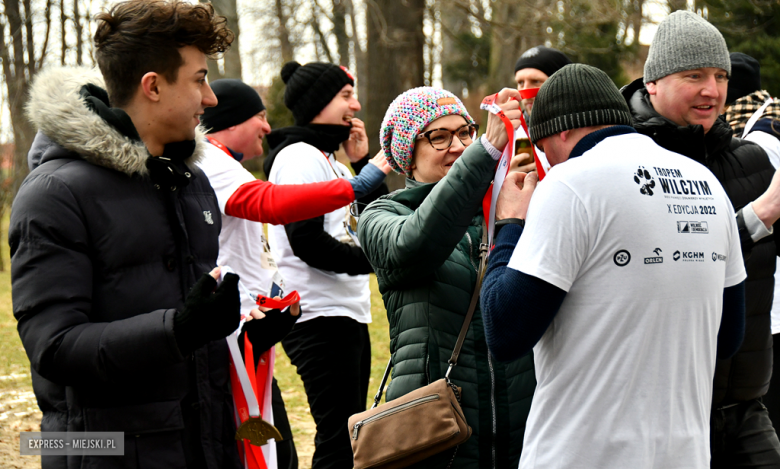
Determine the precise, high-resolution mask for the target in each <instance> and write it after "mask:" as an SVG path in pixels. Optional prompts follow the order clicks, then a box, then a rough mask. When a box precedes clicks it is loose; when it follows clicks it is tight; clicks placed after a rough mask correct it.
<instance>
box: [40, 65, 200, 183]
mask: <svg viewBox="0 0 780 469" xmlns="http://www.w3.org/2000/svg"><path fill="white" fill-rule="evenodd" d="M90 83H91V84H93V85H96V86H99V87H101V88H105V84H104V82H103V77H102V76H101V74H100V72H99V71H98V70H97V69H94V68H88V67H48V68H46V69H44V70H42V71H40V72H39V73H38V74H37V75H36V77H35V80H34V81H33V83H32V86H31V88H30V100H29V102H28V103H27V116H28V117H29V119H30V121H31V122H32V123H33V125H34V126H35V127H36V128H37V129H38V131H39V132H40V133H43V134H44V135H45V136H46V137H48V140H51V141H52V142H54V143H56V144H57V145H59V146H61V147H62V148H64V149H65V150H68V151H69V152H73V153H77V154H78V155H80V156H81V157H82V158H84V159H85V160H86V161H88V162H89V163H92V164H94V165H97V166H103V167H105V168H109V169H113V170H116V171H120V172H123V173H125V174H128V175H133V174H139V175H141V176H146V175H148V173H149V170H148V169H147V167H146V160H147V159H148V158H149V152H148V151H147V149H146V145H144V144H143V142H140V141H136V140H132V139H131V138H129V137H127V136H125V135H123V134H122V133H121V132H119V131H118V130H117V129H116V128H114V127H113V126H111V125H110V124H108V123H107V122H106V121H105V120H103V118H101V117H100V116H99V115H98V114H97V113H95V112H93V111H92V110H91V109H90V108H88V107H87V105H86V104H85V103H84V100H83V98H82V97H81V95H80V94H79V91H80V90H81V87H82V86H84V85H86V84H90ZM205 137H206V135H205V132H204V131H203V129H202V128H201V127H200V126H199V127H198V128H197V129H196V130H195V151H194V152H193V154H192V156H190V157H189V158H187V160H186V161H185V163H186V164H187V165H188V166H190V167H191V166H192V165H194V164H195V163H197V162H198V161H200V160H201V159H202V158H203V155H204V152H205V148H206V140H205ZM37 139H38V137H36V140H37ZM41 147H42V146H41V145H35V144H34V145H33V147H32V148H31V149H30V154H29V155H28V160H29V161H30V162H31V166H32V165H33V163H32V162H33V161H36V160H41V154H40V152H41V150H42V148H41ZM44 160H45V158H44ZM40 162H42V161H36V165H37V164H39V163H40Z"/></svg>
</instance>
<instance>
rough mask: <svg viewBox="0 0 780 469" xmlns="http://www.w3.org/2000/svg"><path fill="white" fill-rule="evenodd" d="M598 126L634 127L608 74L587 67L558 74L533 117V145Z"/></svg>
mask: <svg viewBox="0 0 780 469" xmlns="http://www.w3.org/2000/svg"><path fill="white" fill-rule="evenodd" d="M596 125H631V111H629V109H628V104H626V100H625V99H624V98H623V96H621V94H620V91H618V89H617V87H616V86H615V84H614V83H612V80H610V79H609V77H608V76H607V74H606V73H604V72H602V71H601V70H599V69H597V68H596V67H591V66H590V65H585V64H570V65H567V66H565V67H563V68H562V69H560V70H558V71H557V72H555V73H554V74H553V76H551V77H550V78H549V79H548V80H547V81H546V82H544V84H543V85H542V88H541V89H540V90H539V94H537V95H536V100H535V101H534V112H532V113H531V124H530V126H529V129H528V130H529V132H530V134H531V141H533V142H538V141H539V140H541V139H543V138H545V137H549V136H550V135H555V134H559V133H561V132H563V131H565V130H572V129H579V128H581V127H591V126H596Z"/></svg>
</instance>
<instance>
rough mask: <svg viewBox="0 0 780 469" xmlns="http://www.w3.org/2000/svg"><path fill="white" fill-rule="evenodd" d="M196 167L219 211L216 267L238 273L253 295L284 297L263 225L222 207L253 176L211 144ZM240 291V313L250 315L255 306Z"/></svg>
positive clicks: (252, 179) (242, 291)
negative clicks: (228, 213)
mask: <svg viewBox="0 0 780 469" xmlns="http://www.w3.org/2000/svg"><path fill="white" fill-rule="evenodd" d="M198 166H199V167H200V168H201V169H202V170H203V172H204V173H206V176H208V178H209V182H210V183H211V187H212V188H213V189H214V192H215V193H216V195H217V203H219V210H220V211H221V212H222V231H221V232H220V233H219V256H218V257H217V265H222V266H229V267H230V268H231V269H233V270H234V271H235V272H236V273H238V275H239V276H240V277H241V284H242V285H243V286H244V287H246V288H247V289H248V290H249V291H250V292H251V293H252V294H255V295H257V294H261V295H264V296H268V297H274V296H277V295H278V296H282V297H283V296H284V293H285V290H286V289H285V285H284V280H283V279H282V275H281V274H280V273H279V269H278V268H277V266H276V262H274V258H273V255H272V254H271V250H270V247H269V245H268V242H267V241H266V239H265V234H264V233H263V224H262V223H258V222H255V221H251V220H244V219H242V218H236V217H231V216H229V215H227V214H225V206H226V205H227V202H228V200H230V197H231V196H232V195H233V193H234V192H235V191H236V189H238V188H239V187H240V186H241V185H243V184H245V183H247V182H252V181H255V180H256V179H255V177H254V176H252V173H250V172H249V171H247V170H246V169H245V168H244V167H243V166H242V165H241V163H239V162H238V161H236V160H235V159H234V158H233V157H231V156H230V155H228V154H227V153H225V152H224V151H222V150H221V149H219V148H217V147H216V146H214V145H212V144H210V143H209V144H208V145H206V154H205V157H204V158H203V160H201V161H200V162H198ZM239 291H240V294H241V313H242V314H249V311H251V310H252V309H253V308H256V307H257V304H256V303H255V302H254V300H252V298H251V297H250V296H249V295H248V294H247V293H246V291H245V290H244V289H243V288H240V289H239ZM291 291H292V290H291Z"/></svg>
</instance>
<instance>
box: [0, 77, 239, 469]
mask: <svg viewBox="0 0 780 469" xmlns="http://www.w3.org/2000/svg"><path fill="white" fill-rule="evenodd" d="M85 83H93V84H95V85H98V86H102V79H101V78H100V76H99V75H96V74H95V73H94V72H90V71H89V70H87V69H58V68H54V69H50V70H47V71H43V72H41V73H40V74H39V75H38V77H37V78H36V81H35V83H34V84H33V86H32V92H31V101H30V103H29V106H28V109H29V114H30V117H31V118H32V120H33V122H34V123H35V125H36V126H37V127H38V130H39V132H38V135H37V136H36V138H35V141H34V143H33V147H32V148H31V150H30V153H29V161H30V165H31V169H32V172H31V173H30V174H29V175H28V177H27V178H26V179H25V181H24V183H23V184H22V186H21V188H20V190H19V193H18V195H17V197H16V199H15V200H14V204H13V208H12V214H11V224H10V230H9V241H10V245H11V255H12V261H11V262H12V286H13V308H14V315H15V316H16V318H17V319H18V321H19V323H18V330H19V335H20V336H21V339H22V343H23V344H24V347H25V350H26V351H27V355H28V357H29V358H30V362H31V367H32V379H33V388H34V391H35V395H36V397H37V399H38V405H39V406H40V408H41V410H42V411H43V420H42V422H41V428H42V430H43V431H71V432H79V431H119V432H124V433H125V450H124V454H125V456H124V457H94V456H92V457H89V456H85V457H83V458H82V457H67V458H66V457H64V456H48V457H44V458H43V467H44V468H81V467H96V468H97V467H99V468H113V467H167V468H185V467H190V468H192V467H208V468H210V469H217V468H229V467H234V468H238V467H241V465H240V462H239V460H238V454H237V447H236V443H235V440H234V438H233V435H234V434H235V424H234V422H233V405H232V399H231V396H230V389H229V381H230V380H229V369H228V363H229V362H228V360H229V354H228V349H227V345H226V343H225V341H224V340H222V341H215V342H212V343H210V344H208V345H206V346H204V347H201V348H200V349H198V350H196V351H195V352H194V353H193V354H192V355H190V356H182V354H181V353H180V351H179V349H178V347H177V345H176V340H175V338H174V331H173V317H174V314H175V312H176V310H178V309H181V308H183V306H184V300H185V297H186V296H187V294H188V292H189V289H190V287H191V286H192V285H193V284H194V283H195V281H196V280H197V279H198V278H199V277H200V276H201V275H203V273H204V272H208V271H209V270H211V269H212V268H213V267H214V266H215V265H216V259H217V253H218V249H219V245H218V235H219V231H220V227H221V220H220V217H219V213H220V211H219V206H218V205H217V200H216V196H215V195H214V191H213V190H212V188H211V186H210V185H209V182H208V179H207V178H206V176H205V175H204V174H203V173H202V172H201V171H200V170H199V169H198V168H197V166H195V164H194V163H195V161H197V160H198V159H199V158H200V157H201V155H202V153H203V146H204V145H205V142H204V139H203V137H202V135H201V134H200V132H198V136H197V137H196V141H195V143H193V144H192V145H194V147H195V150H194V152H193V153H192V156H190V157H189V158H187V159H186V160H184V163H185V164H186V167H187V168H189V171H188V173H189V176H188V178H189V183H188V184H186V185H184V186H175V187H156V186H155V184H154V183H153V182H152V180H151V179H150V176H149V171H148V170H147V168H146V160H147V159H148V152H147V150H146V148H145V146H144V145H143V143H142V142H141V141H140V140H132V139H130V138H128V137H126V136H124V135H123V134H122V133H120V132H119V131H117V129H116V128H114V127H112V126H110V125H109V124H107V122H106V121H105V120H103V119H102V118H100V117H99V116H98V114H96V113H94V112H93V111H91V110H89V109H88V108H87V107H86V106H85V104H84V100H83V99H82V98H81V97H80V96H79V94H78V93H79V89H80V88H81V86H82V85H83V84H85ZM190 148H192V147H190ZM166 150H167V146H166Z"/></svg>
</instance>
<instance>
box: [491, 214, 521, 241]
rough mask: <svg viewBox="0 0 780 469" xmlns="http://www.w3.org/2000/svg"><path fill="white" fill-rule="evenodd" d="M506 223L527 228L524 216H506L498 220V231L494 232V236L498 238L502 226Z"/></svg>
mask: <svg viewBox="0 0 780 469" xmlns="http://www.w3.org/2000/svg"><path fill="white" fill-rule="evenodd" d="M506 225H520V226H522V227H523V228H525V220H524V219H522V218H504V219H503V220H498V221H497V222H496V231H495V232H494V233H493V238H496V237H497V236H498V232H499V231H500V230H501V228H502V227H504V226H506Z"/></svg>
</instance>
